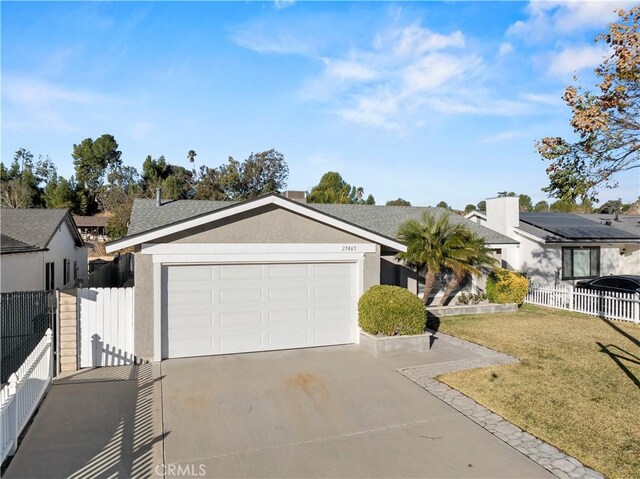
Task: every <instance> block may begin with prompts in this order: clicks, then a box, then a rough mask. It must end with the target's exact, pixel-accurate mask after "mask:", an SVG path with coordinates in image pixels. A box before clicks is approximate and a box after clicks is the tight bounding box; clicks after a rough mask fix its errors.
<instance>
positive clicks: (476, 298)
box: [457, 293, 487, 304]
mask: <svg viewBox="0 0 640 479" xmlns="http://www.w3.org/2000/svg"><path fill="white" fill-rule="evenodd" d="M485 299H487V295H486V294H484V293H476V294H473V293H460V294H459V295H458V297H457V304H480V303H482V302H483V301H484V300H485Z"/></svg>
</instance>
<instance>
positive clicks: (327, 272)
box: [312, 263, 344, 278]
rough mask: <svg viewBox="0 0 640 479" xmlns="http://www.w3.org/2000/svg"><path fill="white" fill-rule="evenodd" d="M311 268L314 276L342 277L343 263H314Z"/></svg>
mask: <svg viewBox="0 0 640 479" xmlns="http://www.w3.org/2000/svg"><path fill="white" fill-rule="evenodd" d="M312 269H313V276H314V277H316V278H327V277H329V278H344V265H343V264H341V263H328V264H314V265H313V268H312Z"/></svg>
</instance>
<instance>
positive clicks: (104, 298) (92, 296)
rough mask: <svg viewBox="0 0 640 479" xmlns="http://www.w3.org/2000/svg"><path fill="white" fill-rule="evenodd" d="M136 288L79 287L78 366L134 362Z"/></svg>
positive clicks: (86, 366)
mask: <svg viewBox="0 0 640 479" xmlns="http://www.w3.org/2000/svg"><path fill="white" fill-rule="evenodd" d="M133 299H134V288H82V289H78V328H79V331H78V354H79V358H78V366H79V367H81V368H89V367H98V366H123V365H126V364H134V363H135V357H134V355H133V307H134V302H133Z"/></svg>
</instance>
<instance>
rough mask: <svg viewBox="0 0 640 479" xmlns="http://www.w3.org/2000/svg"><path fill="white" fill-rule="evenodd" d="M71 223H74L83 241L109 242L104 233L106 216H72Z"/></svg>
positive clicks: (107, 219)
mask: <svg viewBox="0 0 640 479" xmlns="http://www.w3.org/2000/svg"><path fill="white" fill-rule="evenodd" d="M73 221H75V223H76V226H77V227H78V232H79V233H80V236H82V239H83V240H85V241H87V240H95V241H109V237H108V236H107V234H106V231H105V228H106V226H107V221H109V218H108V217H107V216H78V215H73Z"/></svg>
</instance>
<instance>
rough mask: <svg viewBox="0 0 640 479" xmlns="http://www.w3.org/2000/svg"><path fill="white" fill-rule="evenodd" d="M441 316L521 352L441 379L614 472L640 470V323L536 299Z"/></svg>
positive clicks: (462, 330) (457, 330)
mask: <svg viewBox="0 0 640 479" xmlns="http://www.w3.org/2000/svg"><path fill="white" fill-rule="evenodd" d="M438 321H440V324H439V325H434V324H433V323H432V324H431V327H434V326H436V327H437V328H438V329H439V330H440V331H442V332H445V333H448V334H452V335H454V336H458V337H460V338H463V339H467V340H469V341H473V342H475V343H479V344H482V345H484V346H487V347H490V348H493V349H496V350H499V351H504V352H506V353H508V354H511V355H513V356H516V357H518V358H519V359H520V360H521V362H520V363H517V364H514V365H508V366H498V367H490V368H483V369H476V370H471V371H462V372H457V373H452V374H446V375H444V376H441V377H439V378H438V379H440V380H441V381H443V382H444V383H446V384H448V385H450V386H452V387H454V388H456V389H458V390H460V391H461V392H463V393H464V394H466V395H468V396H470V397H472V398H473V399H475V400H476V401H478V402H479V403H481V404H483V405H484V406H486V407H487V408H489V409H491V410H493V411H494V412H496V413H498V414H500V415H502V416H503V417H505V418H506V419H508V420H510V421H511V422H513V423H514V424H516V425H518V426H520V427H521V428H523V429H526V430H527V431H529V432H530V433H532V434H534V435H536V436H538V437H539V438H540V439H543V440H545V441H547V442H549V443H551V444H553V445H555V446H556V447H558V448H559V449H562V450H563V451H565V452H566V453H567V454H570V455H572V456H575V457H576V458H578V459H579V460H581V461H582V462H584V463H585V464H586V465H588V466H590V467H592V468H594V469H596V470H598V471H600V472H602V473H603V474H605V475H606V476H608V477H611V478H631V477H640V325H634V324H631V323H623V322H613V321H606V320H602V319H598V318H594V317H589V316H585V315H581V314H576V313H570V312H566V311H559V310H554V309H548V308H541V307H535V306H531V305H524V306H522V307H521V308H520V310H519V311H518V312H515V313H502V314H491V315H489V314H487V315H477V316H452V317H445V318H442V319H440V320H438Z"/></svg>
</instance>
